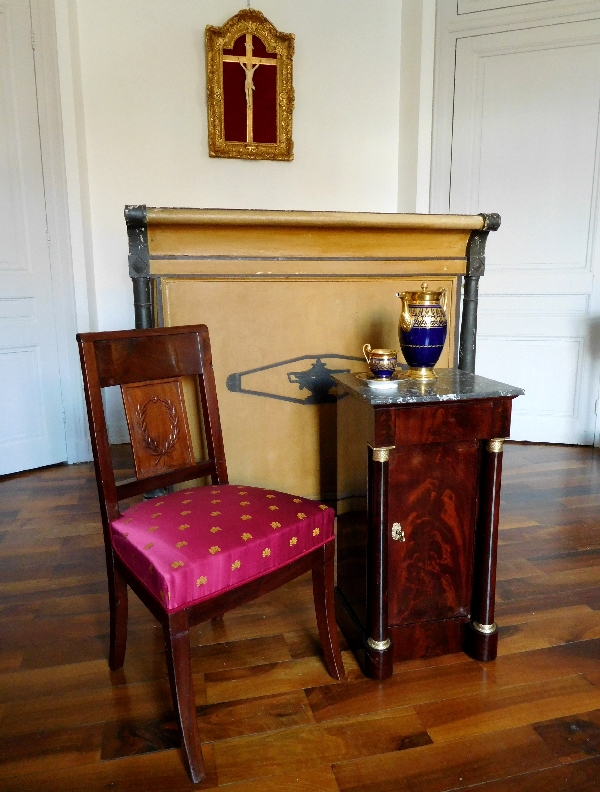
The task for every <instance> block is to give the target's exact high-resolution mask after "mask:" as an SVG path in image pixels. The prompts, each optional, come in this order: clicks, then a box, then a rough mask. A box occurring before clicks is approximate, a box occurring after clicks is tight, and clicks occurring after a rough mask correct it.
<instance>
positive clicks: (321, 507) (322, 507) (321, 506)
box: [319, 503, 329, 511]
mask: <svg viewBox="0 0 600 792" xmlns="http://www.w3.org/2000/svg"><path fill="white" fill-rule="evenodd" d="M328 508H329V506H325V504H323V503H320V504H319V509H323V511H326V509H328Z"/></svg>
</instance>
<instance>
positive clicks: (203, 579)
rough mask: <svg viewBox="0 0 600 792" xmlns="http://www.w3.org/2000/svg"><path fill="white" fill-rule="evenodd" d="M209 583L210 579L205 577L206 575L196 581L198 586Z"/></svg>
mask: <svg viewBox="0 0 600 792" xmlns="http://www.w3.org/2000/svg"><path fill="white" fill-rule="evenodd" d="M207 582H208V578H207V577H205V576H204V575H201V576H200V577H199V578H198V580H197V581H196V585H197V586H205V585H206V583H207Z"/></svg>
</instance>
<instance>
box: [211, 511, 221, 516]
mask: <svg viewBox="0 0 600 792" xmlns="http://www.w3.org/2000/svg"><path fill="white" fill-rule="evenodd" d="M219 514H221V512H211V513H210V516H211V517H218V516H219Z"/></svg>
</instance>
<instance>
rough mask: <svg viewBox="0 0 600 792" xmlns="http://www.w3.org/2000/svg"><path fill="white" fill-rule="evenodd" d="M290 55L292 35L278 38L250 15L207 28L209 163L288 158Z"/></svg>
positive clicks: (268, 24)
mask: <svg viewBox="0 0 600 792" xmlns="http://www.w3.org/2000/svg"><path fill="white" fill-rule="evenodd" d="M293 55H294V35H293V34H292V33H282V32H280V31H279V30H277V28H275V27H274V25H272V24H271V22H269V20H268V19H267V18H266V17H265V16H264V14H262V13H261V12H260V11H256V10H255V9H252V8H248V9H243V10H241V11H240V12H239V13H237V14H236V15H235V16H233V17H231V19H229V20H228V21H227V22H225V24H224V25H223V26H222V27H214V26H212V25H207V27H206V90H207V103H208V152H209V155H210V156H211V157H227V158H235V159H254V160H292V159H293V158H294V143H293V141H292V112H293V109H294V87H293V83H292V58H293ZM236 64H237V65H239V66H241V69H239V70H238V69H237V68H236Z"/></svg>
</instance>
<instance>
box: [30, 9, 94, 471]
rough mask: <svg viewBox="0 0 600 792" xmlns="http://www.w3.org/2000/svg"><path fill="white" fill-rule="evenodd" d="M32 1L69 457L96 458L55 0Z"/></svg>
mask: <svg viewBox="0 0 600 792" xmlns="http://www.w3.org/2000/svg"><path fill="white" fill-rule="evenodd" d="M30 3H31V19H32V26H33V33H34V37H35V42H36V47H35V51H34V60H35V68H36V79H37V89H38V114H39V123H40V140H41V148H42V165H43V169H44V183H45V190H46V213H47V219H48V235H49V246H50V261H51V267H52V287H53V288H52V291H53V300H54V310H55V316H57V317H60V320H59V321H57V323H56V333H57V345H58V355H59V364H60V376H61V386H62V397H63V407H64V412H65V434H66V442H67V462H69V463H72V464H73V463H77V462H87V461H89V460H91V459H92V450H91V445H90V440H89V431H88V426H87V415H86V408H85V399H84V395H83V386H82V382H81V368H80V364H79V356H78V352H77V344H76V343H75V335H76V333H77V332H78V331H85V330H89V316H88V314H87V310H86V312H85V315H82V309H81V307H80V309H79V316H78V313H77V308H76V304H75V284H74V271H73V265H74V262H73V252H72V249H71V228H70V221H69V205H68V199H67V176H66V167H65V152H64V137H63V126H62V114H61V97H60V82H59V72H58V54H57V41H56V18H55V6H54V0H30ZM77 277H78V281H85V267H84V266H82V267H78V275H77ZM79 288H80V289H82V290H84V291H85V282H83V283H80V286H79Z"/></svg>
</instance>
